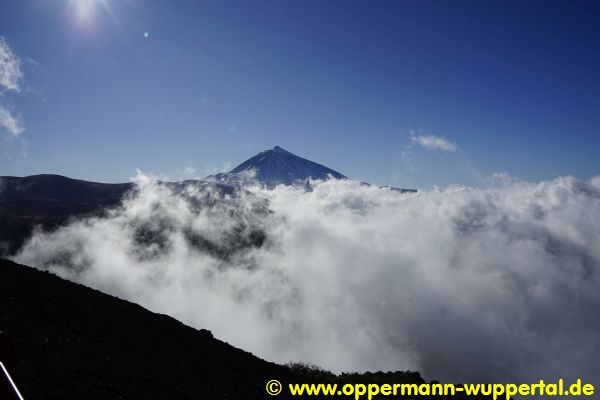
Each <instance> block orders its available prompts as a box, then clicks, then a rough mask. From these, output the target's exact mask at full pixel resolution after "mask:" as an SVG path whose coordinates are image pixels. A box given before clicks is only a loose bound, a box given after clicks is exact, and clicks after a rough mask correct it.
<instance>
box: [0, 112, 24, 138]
mask: <svg viewBox="0 0 600 400" xmlns="http://www.w3.org/2000/svg"><path fill="white" fill-rule="evenodd" d="M0 127H2V128H4V129H6V131H8V133H10V134H11V135H13V136H14V137H17V136H19V135H20V134H21V133H23V132H24V131H25V128H24V127H23V123H22V122H21V120H20V119H19V118H17V117H15V116H13V115H12V114H11V113H10V112H9V111H8V110H7V109H5V108H4V107H2V106H0Z"/></svg>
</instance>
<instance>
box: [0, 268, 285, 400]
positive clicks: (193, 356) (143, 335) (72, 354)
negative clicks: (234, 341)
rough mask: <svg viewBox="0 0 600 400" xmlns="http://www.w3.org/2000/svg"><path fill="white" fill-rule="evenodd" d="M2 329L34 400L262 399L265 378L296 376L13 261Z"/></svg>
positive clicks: (3, 281)
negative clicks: (11, 342) (12, 347)
mask: <svg viewBox="0 0 600 400" xmlns="http://www.w3.org/2000/svg"><path fill="white" fill-rule="evenodd" d="M0 330H2V331H4V332H5V333H6V334H8V335H9V336H10V337H11V339H12V341H13V342H14V347H15V353H16V359H17V370H16V371H15V374H14V375H15V380H16V382H17V385H18V386H19V389H20V390H21V392H22V394H23V396H24V397H25V399H27V400H36V399H45V400H50V399H86V400H93V399H99V400H100V399H102V400H110V399H192V398H195V399H198V398H205V399H216V398H219V399H222V398H227V399H243V398H264V396H265V392H264V385H265V383H266V381H267V380H269V379H274V378H280V379H281V380H282V381H285V380H286V378H288V377H289V375H290V372H289V369H288V368H286V367H283V366H279V365H276V364H273V363H268V362H266V361H263V360H261V359H259V358H257V357H255V356H253V355H252V354H250V353H247V352H245V351H242V350H239V349H236V348H234V347H233V346H230V345H228V344H226V343H223V342H221V341H219V340H217V339H214V338H213V337H212V334H211V333H210V332H209V331H206V330H199V331H198V330H196V329H193V328H190V327H188V326H185V325H183V324H181V323H180V322H178V321H176V320H174V319H173V318H170V317H168V316H165V315H159V314H154V313H152V312H150V311H147V310H145V309H144V308H142V307H140V306H138V305H135V304H133V303H130V302H127V301H123V300H119V299H117V298H115V297H112V296H108V295H106V294H103V293H101V292H98V291H96V290H93V289H90V288H87V287H85V286H82V285H77V284H74V283H71V282H68V281H65V280H62V279H60V278H58V277H56V276H54V275H52V274H50V273H46V272H40V271H37V270H35V269H31V268H28V267H25V266H20V265H18V264H15V263H12V262H10V261H6V260H1V261H0Z"/></svg>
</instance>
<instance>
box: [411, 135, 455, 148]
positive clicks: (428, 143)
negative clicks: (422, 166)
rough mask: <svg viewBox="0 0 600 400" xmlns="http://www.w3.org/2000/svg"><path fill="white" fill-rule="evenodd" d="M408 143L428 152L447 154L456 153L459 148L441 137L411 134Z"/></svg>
mask: <svg viewBox="0 0 600 400" xmlns="http://www.w3.org/2000/svg"><path fill="white" fill-rule="evenodd" d="M410 143H411V144H416V145H418V146H421V147H423V148H426V149H429V150H441V151H448V152H456V151H458V150H459V147H458V146H457V145H456V144H454V143H452V142H449V141H448V140H446V139H444V138H443V137H441V136H435V135H424V134H416V133H414V132H411V134H410Z"/></svg>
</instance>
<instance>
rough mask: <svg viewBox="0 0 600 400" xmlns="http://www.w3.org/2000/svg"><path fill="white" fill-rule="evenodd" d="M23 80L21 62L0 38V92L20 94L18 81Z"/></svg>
mask: <svg viewBox="0 0 600 400" xmlns="http://www.w3.org/2000/svg"><path fill="white" fill-rule="evenodd" d="M21 78H23V72H22V71H21V61H20V60H19V57H17V56H16V55H15V54H14V53H13V52H12V50H11V48H10V46H9V45H8V43H7V42H6V40H5V39H4V38H3V37H0V90H1V91H5V90H7V91H11V92H20V91H21V86H20V84H19V81H20V80H21Z"/></svg>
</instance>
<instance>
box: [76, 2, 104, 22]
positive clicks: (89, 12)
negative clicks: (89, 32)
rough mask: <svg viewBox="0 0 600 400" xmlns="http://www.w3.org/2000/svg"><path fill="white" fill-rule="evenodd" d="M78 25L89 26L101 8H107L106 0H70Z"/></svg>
mask: <svg viewBox="0 0 600 400" xmlns="http://www.w3.org/2000/svg"><path fill="white" fill-rule="evenodd" d="M69 4H70V7H71V10H72V11H73V13H74V15H75V18H76V19H77V22H78V23H83V24H88V23H90V22H91V20H92V19H93V18H94V16H95V15H96V14H97V13H98V11H99V9H100V8H101V7H104V8H106V0H69Z"/></svg>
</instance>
